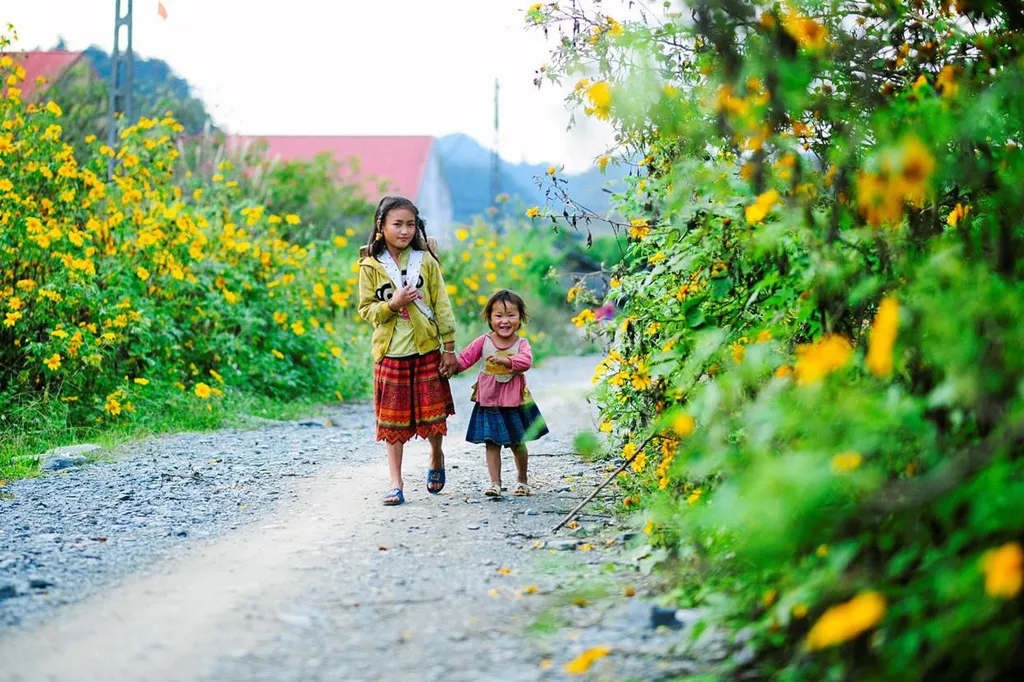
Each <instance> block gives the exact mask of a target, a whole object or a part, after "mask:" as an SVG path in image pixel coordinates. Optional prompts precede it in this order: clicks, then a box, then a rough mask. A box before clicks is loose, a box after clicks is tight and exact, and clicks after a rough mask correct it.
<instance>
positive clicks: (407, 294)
mask: <svg viewBox="0 0 1024 682" xmlns="http://www.w3.org/2000/svg"><path fill="white" fill-rule="evenodd" d="M418 298H423V294H421V293H420V292H419V291H417V289H416V287H414V286H412V285H411V284H410V285H408V286H404V287H402V288H401V289H399V290H398V291H396V292H395V295H394V296H392V297H391V300H390V301H388V307H389V308H391V310H392V311H394V312H396V313H397V312H398V311H399V310H401V309H402V308H404V307H405V306H407V305H409V304H410V303H412V302H413V301H415V300H416V299H418Z"/></svg>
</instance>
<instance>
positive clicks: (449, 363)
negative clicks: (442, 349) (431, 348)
mask: <svg viewBox="0 0 1024 682" xmlns="http://www.w3.org/2000/svg"><path fill="white" fill-rule="evenodd" d="M438 371H439V372H440V373H441V376H443V377H446V378H450V377H453V376H455V375H456V374H458V373H459V362H458V360H456V359H455V354H454V353H441V368H440V370H438Z"/></svg>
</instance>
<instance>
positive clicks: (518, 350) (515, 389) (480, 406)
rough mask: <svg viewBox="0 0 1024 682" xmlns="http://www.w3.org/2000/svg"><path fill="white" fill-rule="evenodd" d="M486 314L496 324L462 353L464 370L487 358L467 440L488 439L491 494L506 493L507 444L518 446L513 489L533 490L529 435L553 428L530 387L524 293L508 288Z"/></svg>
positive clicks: (533, 437) (515, 492) (521, 493)
mask: <svg viewBox="0 0 1024 682" xmlns="http://www.w3.org/2000/svg"><path fill="white" fill-rule="evenodd" d="M484 319H485V320H487V324H488V325H489V326H490V328H491V332H490V333H489V334H484V335H483V336H481V337H479V338H478V339H476V340H475V341H473V343H471V344H469V345H468V346H466V348H465V350H463V351H462V352H461V353H459V356H458V358H457V360H458V363H459V372H464V371H465V370H467V369H469V368H470V367H472V366H473V365H475V364H476V363H477V362H479V361H480V358H483V359H484V361H485V362H484V368H483V371H481V372H480V376H479V377H478V379H477V382H476V384H475V385H474V387H473V389H474V390H473V398H472V399H473V402H474V403H476V404H475V405H474V406H473V414H472V416H471V417H470V418H469V429H468V430H467V432H466V440H468V441H469V442H470V443H483V444H484V447H485V448H486V452H487V471H488V473H489V474H490V476H491V485H490V487H488V488H487V490H485V491H484V495H487V496H488V497H499V496H500V495H501V448H502V446H506V447H508V448H510V449H511V450H512V454H513V456H514V458H515V462H516V472H517V474H518V477H517V478H518V482H517V483H516V486H515V488H513V490H512V494H513V495H519V496H524V495H529V494H530V486H529V483H528V481H527V478H526V460H527V452H526V441H529V440H537V439H538V438H540V437H541V436H545V435H547V433H548V427H547V425H546V424H545V423H544V417H542V416H541V414H540V410H538V409H537V405H536V403H534V402H533V398H532V397H531V396H530V391H529V389H528V388H526V377H524V376H523V374H524V373H525V372H526V370H528V369H530V366H531V365H533V353H532V352H531V351H530V342H529V341H527V340H526V339H525V338H522V337H520V336H519V334H518V332H519V327H520V326H521V325H522V324H523V323H525V322H526V320H527V315H526V303H524V302H523V299H522V297H520V296H519V294H517V293H515V292H513V291H509V290H508V289H502V290H501V291H498V292H496V293H495V294H494V295H493V296H491V298H490V299H489V300H488V301H487V305H486V306H485V307H484Z"/></svg>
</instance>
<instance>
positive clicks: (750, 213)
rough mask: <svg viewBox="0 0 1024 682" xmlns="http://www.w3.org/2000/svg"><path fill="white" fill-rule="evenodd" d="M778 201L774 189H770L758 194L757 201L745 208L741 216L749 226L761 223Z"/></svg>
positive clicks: (777, 193) (777, 195) (776, 192)
mask: <svg viewBox="0 0 1024 682" xmlns="http://www.w3.org/2000/svg"><path fill="white" fill-rule="evenodd" d="M778 201H779V192H778V191H777V190H774V189H770V190H768V191H767V192H764V193H762V194H760V195H759V196H758V197H757V200H756V201H754V203H752V204H751V205H749V206H747V207H746V208H745V209H744V210H743V214H744V216H745V217H746V219H747V222H748V223H750V224H751V225H757V224H758V223H760V222H763V221H764V219H765V218H766V217H768V214H769V213H770V212H771V210H772V207H773V206H774V205H775V204H776V203H778Z"/></svg>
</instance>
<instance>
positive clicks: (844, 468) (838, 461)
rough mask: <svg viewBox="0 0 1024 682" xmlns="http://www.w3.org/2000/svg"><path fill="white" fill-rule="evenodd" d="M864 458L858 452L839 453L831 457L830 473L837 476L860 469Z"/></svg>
mask: <svg viewBox="0 0 1024 682" xmlns="http://www.w3.org/2000/svg"><path fill="white" fill-rule="evenodd" d="M863 461H864V458H863V457H862V456H861V454H860V453H859V452H852V451H850V452H840V453H839V454H838V455H835V456H833V457H832V471H833V472H835V473H837V474H845V473H847V472H850V471H853V470H854V469H857V468H858V467H860V465H861V462H863Z"/></svg>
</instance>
